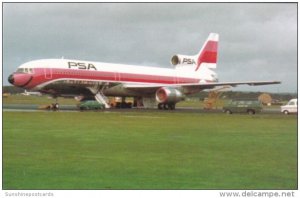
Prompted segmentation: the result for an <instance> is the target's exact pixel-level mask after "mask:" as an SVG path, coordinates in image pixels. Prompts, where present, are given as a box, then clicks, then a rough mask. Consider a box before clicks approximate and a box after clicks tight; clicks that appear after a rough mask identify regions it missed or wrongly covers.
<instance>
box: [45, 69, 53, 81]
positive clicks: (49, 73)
mask: <svg viewBox="0 0 300 198" xmlns="http://www.w3.org/2000/svg"><path fill="white" fill-rule="evenodd" d="M44 72H45V79H52V68H44Z"/></svg>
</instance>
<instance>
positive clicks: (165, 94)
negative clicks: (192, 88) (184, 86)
mask: <svg viewBox="0 0 300 198" xmlns="http://www.w3.org/2000/svg"><path fill="white" fill-rule="evenodd" d="M155 96H156V101H157V102H159V103H174V104H175V103H177V102H180V101H182V100H184V95H183V94H182V93H181V92H180V91H179V90H177V89H175V88H173V87H162V88H160V89H158V90H157V91H156V94H155Z"/></svg>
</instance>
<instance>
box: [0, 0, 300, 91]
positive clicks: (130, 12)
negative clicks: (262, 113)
mask: <svg viewBox="0 0 300 198" xmlns="http://www.w3.org/2000/svg"><path fill="white" fill-rule="evenodd" d="M210 32H215V33H219V35H220V41H219V52H218V53H219V54H218V66H217V69H216V72H217V73H218V77H219V81H220V82H224V81H230V82H232V81H253V80H254V81H255V80H279V81H282V84H280V85H268V86H259V87H250V86H239V87H236V88H234V90H242V91H262V92H276V93H277V92H293V93H295V92H297V4H296V3H4V4H3V31H2V33H3V85H8V84H9V83H8V82H7V78H8V75H9V74H10V73H12V72H14V71H15V70H16V69H17V67H18V66H20V65H21V64H22V63H25V62H28V61H31V60H36V59H46V58H47V59H48V58H62V57H64V58H68V59H79V60H89V61H98V62H111V63H122V64H134V65H145V66H154V67H173V66H172V65H171V64H170V59H171V57H172V56H173V55H174V54H185V55H194V54H196V53H197V52H198V51H199V50H200V48H201V47H202V44H203V43H204V41H205V40H206V38H207V37H208V35H209V33H210Z"/></svg>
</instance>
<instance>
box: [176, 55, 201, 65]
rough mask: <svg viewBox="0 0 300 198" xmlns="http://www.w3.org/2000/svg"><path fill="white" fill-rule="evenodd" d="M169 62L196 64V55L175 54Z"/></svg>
mask: <svg viewBox="0 0 300 198" xmlns="http://www.w3.org/2000/svg"><path fill="white" fill-rule="evenodd" d="M171 64H172V65H174V66H176V65H196V57H195V56H186V55H180V54H177V55H174V56H173V57H172V58H171Z"/></svg>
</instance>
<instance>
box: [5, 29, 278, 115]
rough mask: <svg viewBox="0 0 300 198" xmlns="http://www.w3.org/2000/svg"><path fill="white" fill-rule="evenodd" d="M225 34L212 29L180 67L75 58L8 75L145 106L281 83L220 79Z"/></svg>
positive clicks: (60, 93)
mask: <svg viewBox="0 0 300 198" xmlns="http://www.w3.org/2000/svg"><path fill="white" fill-rule="evenodd" d="M218 42H219V35H218V34H217V33H210V34H209V36H208V38H207V40H206V41H205V43H204V45H203V46H202V48H201V50H200V51H199V52H198V53H197V54H196V55H194V56H187V55H180V54H177V55H174V56H172V58H171V64H172V65H173V66H174V68H159V67H149V66H134V65H125V64H112V63H103V62H92V61H82V60H70V59H41V60H35V61H30V62H27V63H24V64H22V65H21V66H20V67H18V69H17V70H16V72H14V73H13V74H11V75H10V76H9V77H8V81H9V83H11V84H13V85H14V86H17V87H22V88H24V89H29V90H32V91H39V92H41V93H43V94H50V95H51V96H53V97H54V98H56V97H70V96H72V97H77V98H78V97H79V96H80V98H91V97H92V98H95V99H96V100H97V101H98V102H99V103H102V104H104V105H105V107H106V108H110V105H109V103H108V101H107V98H106V97H107V96H114V97H135V98H139V99H141V100H142V102H143V104H144V107H155V106H156V105H157V107H158V109H165V110H172V109H175V105H176V103H178V102H180V101H182V100H184V99H185V97H186V96H188V95H190V94H194V93H197V92H200V91H202V90H205V89H213V88H215V87H219V86H232V87H235V86H237V85H250V86H257V85H270V84H280V83H281V82H280V81H246V82H219V81H218V76H217V74H216V72H215V71H214V69H216V68H217V56H218Z"/></svg>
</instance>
